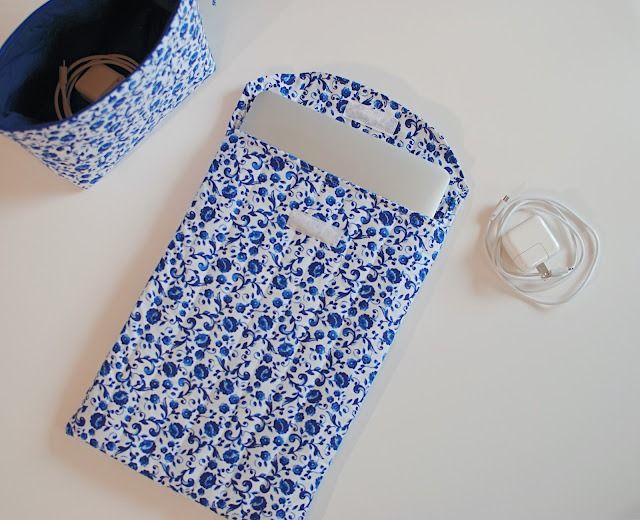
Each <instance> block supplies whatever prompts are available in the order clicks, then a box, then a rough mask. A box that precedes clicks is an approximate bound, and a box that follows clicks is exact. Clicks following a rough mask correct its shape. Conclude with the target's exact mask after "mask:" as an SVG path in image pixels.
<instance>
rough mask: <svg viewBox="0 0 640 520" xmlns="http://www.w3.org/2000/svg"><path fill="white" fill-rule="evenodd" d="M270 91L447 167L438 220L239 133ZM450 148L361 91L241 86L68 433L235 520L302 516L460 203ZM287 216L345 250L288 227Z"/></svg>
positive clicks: (328, 86) (267, 81)
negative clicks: (312, 222) (214, 150)
mask: <svg viewBox="0 0 640 520" xmlns="http://www.w3.org/2000/svg"><path fill="white" fill-rule="evenodd" d="M266 90H271V91H275V92H279V93H280V94H281V95H283V96H285V97H287V98H289V99H290V100H292V101H294V102H298V103H301V104H303V105H305V106H307V107H309V108H310V109H313V110H317V111H319V112H322V113H325V114H326V115H327V116H330V117H334V118H336V119H337V120H338V121H340V122H342V123H344V124H349V125H350V126H351V127H352V128H353V130H354V131H360V132H365V133H368V134H371V136H372V138H378V139H381V140H383V141H384V142H385V143H388V144H389V145H391V146H397V147H401V148H404V149H405V150H406V151H407V152H408V153H414V154H416V155H418V156H420V157H422V158H424V159H425V160H427V161H432V162H435V163H437V164H439V165H440V166H442V167H443V168H444V169H446V171H447V172H448V173H449V175H450V185H449V189H448V192H447V193H446V194H445V196H444V197H443V200H442V203H441V205H440V208H439V210H438V214H437V215H436V217H435V218H432V217H431V216H426V215H421V214H419V213H415V212H412V211H409V210H408V209H407V208H405V207H403V206H401V205H398V204H396V203H394V202H392V201H390V200H387V199H385V198H383V197H380V196H378V195H376V194H374V193H371V192H369V191H367V190H365V189H363V188H361V187H359V186H356V185H354V184H352V183H350V182H347V181H345V180H343V179H340V178H339V177H337V176H335V175H333V174H331V173H329V172H326V171H323V170H321V169H319V168H316V167H314V166H312V165H310V164H308V163H306V162H304V161H302V160H301V159H299V158H297V157H295V156H293V155H291V154H289V153H287V152H285V151H282V150H279V149H277V148H274V147H273V146H270V145H269V144H267V143H265V142H262V141H260V140H258V139H256V138H255V137H253V136H251V135H248V134H245V133H243V132H242V131H240V130H239V128H240V123H241V121H242V118H243V117H244V115H245V114H246V112H247V111H248V110H249V108H250V106H251V103H252V101H253V99H255V97H256V96H257V95H259V93H260V92H263V91H266ZM352 100H355V101H357V102H359V103H361V104H367V105H369V106H372V107H377V108H376V109H377V110H392V111H393V112H394V114H396V118H397V121H398V124H397V129H396V132H395V134H393V135H385V134H381V133H378V131H376V130H374V129H372V128H368V127H367V126H366V125H365V124H364V123H361V122H355V121H349V120H347V119H344V118H343V116H342V113H343V111H344V106H343V104H342V102H343V101H346V102H347V103H348V102H350V101H352ZM383 145H385V144H381V146H383ZM449 151H450V150H449V147H448V145H447V144H446V142H445V141H444V139H443V138H442V137H441V136H440V135H439V134H437V133H436V132H435V130H434V129H433V128H431V127H429V126H428V125H427V124H426V123H425V122H423V121H422V120H421V119H419V118H418V117H416V116H415V115H413V114H412V113H411V112H409V111H408V110H407V109H405V108H404V107H401V106H400V105H399V104H397V103H394V102H392V101H390V100H389V98H387V97H386V96H384V95H382V94H379V93H377V92H375V91H373V90H370V89H368V88H366V87H365V86H363V85H361V84H359V83H356V82H352V81H349V80H347V79H344V78H340V77H336V76H331V75H328V74H318V73H307V74H299V75H294V74H284V75H276V76H271V77H265V78H260V79H258V80H257V81H255V82H252V83H250V84H249V85H248V86H247V87H246V88H245V90H244V93H243V96H242V98H241V100H240V102H239V104H238V107H237V109H236V111H235V112H234V114H233V116H232V120H231V123H230V127H229V131H228V133H227V136H226V138H225V140H224V142H223V143H222V146H221V148H220V151H219V152H218V154H217V156H216V157H215V159H214V161H213V163H212V165H211V168H210V170H209V172H208V174H207V175H206V177H205V179H204V181H203V183H202V186H201V188H200V191H199V192H198V194H197V196H196V198H195V200H194V201H193V203H192V206H191V208H190V209H189V211H188V212H187V214H186V216H185V218H184V220H183V222H182V224H181V225H180V227H179V229H178V231H177V233H176V235H175V237H174V239H173V240H172V241H171V242H170V244H169V247H168V248H167V251H166V252H165V254H164V255H163V257H162V259H161V260H160V262H159V263H158V265H157V267H156V269H155V272H154V273H153V275H152V276H151V279H150V280H149V282H148V284H147V286H146V288H145V290H144V292H143V293H142V296H141V297H140V299H139V300H138V302H137V303H136V306H135V309H134V310H133V312H132V314H131V316H130V318H129V320H128V321H127V323H126V324H125V325H124V328H123V330H122V332H121V334H120V337H119V338H118V340H117V341H116V343H115V345H114V347H113V349H112V350H111V352H110V354H109V356H108V358H107V360H106V361H105V363H104V364H103V365H102V368H101V370H100V373H99V374H98V376H97V378H96V380H95V382H94V384H93V386H92V387H91V389H90V390H89V392H88V394H87V396H86V398H85V400H84V402H83V404H82V406H81V407H80V409H79V410H78V412H77V413H76V414H75V416H74V417H73V418H72V419H71V421H70V422H69V425H68V428H67V431H68V433H69V434H70V435H73V436H76V437H79V438H80V439H82V440H84V441H86V442H87V443H89V444H90V445H91V446H94V447H96V448H98V449H100V450H102V451H103V452H105V453H107V454H109V455H110V456H112V457H113V458H115V459H117V460H119V461H121V462H123V463H124V464H127V465H129V466H130V467H132V468H134V469H137V470H138V471H140V472H141V473H143V474H144V475H146V476H148V477H149V478H151V479H153V480H154V481H156V482H159V483H160V484H163V485H165V486H167V487H170V488H171V489H174V490H176V491H178V492H180V493H183V494H184V495H186V496H188V497H190V498H192V499H193V500H195V501H197V502H199V503H200V504H202V505H203V506H205V507H207V508H209V509H211V510H212V511H215V512H216V513H219V514H221V515H223V516H225V517H227V518H229V519H231V520H260V519H287V520H299V519H303V518H305V516H306V514H307V511H308V509H309V505H310V503H311V501H312V498H313V496H314V494H315V492H316V490H317V489H318V486H319V485H320V482H321V481H322V477H323V476H324V474H325V473H326V471H327V469H328V467H329V465H330V463H331V460H332V458H333V456H334V454H335V452H336V450H338V449H339V447H340V445H341V443H342V440H343V438H344V436H345V435H346V433H347V431H348V429H349V426H350V424H351V422H352V421H353V419H354V417H355V416H356V414H357V412H358V410H359V409H360V406H361V404H362V401H363V399H364V398H365V396H366V394H367V392H368V390H369V388H370V386H371V384H372V383H373V381H374V379H375V377H376V374H377V373H378V372H379V369H380V367H381V364H382V361H383V360H384V358H385V355H386V353H387V352H388V350H389V348H390V345H391V344H392V343H393V340H394V338H395V333H396V331H397V329H398V327H399V326H400V323H401V321H402V319H403V317H404V315H405V313H406V312H407V310H408V307H409V305H410V303H411V301H412V300H413V298H414V297H415V295H416V293H417V291H418V289H419V288H420V286H421V285H422V282H423V281H424V279H425V276H426V273H427V272H428V270H429V269H430V268H431V265H432V263H433V259H434V258H435V256H436V253H437V252H438V251H439V250H440V248H441V246H442V243H443V240H444V237H445V234H446V230H447V229H448V228H449V226H450V225H451V223H452V221H453V218H454V216H455V211H456V209H457V208H458V207H459V206H460V203H461V202H462V200H463V199H464V198H465V197H466V196H467V187H466V184H465V182H464V176H463V174H462V171H461V170H460V167H459V165H458V163H457V162H452V161H451V157H452V154H449ZM447 157H448V158H449V159H447ZM293 209H295V210H297V211H303V212H306V213H307V214H308V215H310V216H312V217H315V218H317V219H319V220H322V221H324V222H326V223H330V225H332V226H335V227H336V228H338V229H339V230H340V232H341V236H342V239H341V240H340V241H339V242H338V244H336V245H335V246H330V245H328V244H325V243H323V242H321V241H320V240H318V239H316V238H314V237H311V236H306V235H302V234H300V233H298V232H296V231H295V230H293V229H292V228H290V227H289V226H288V225H287V222H288V216H289V214H290V212H291V211H292V210H293Z"/></svg>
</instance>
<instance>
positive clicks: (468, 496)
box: [0, 0, 640, 520]
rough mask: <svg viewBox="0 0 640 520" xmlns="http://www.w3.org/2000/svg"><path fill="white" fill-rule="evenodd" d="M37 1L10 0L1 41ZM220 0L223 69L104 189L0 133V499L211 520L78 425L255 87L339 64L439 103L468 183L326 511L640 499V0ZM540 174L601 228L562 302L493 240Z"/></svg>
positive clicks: (425, 109) (339, 517)
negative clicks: (506, 204)
mask: <svg viewBox="0 0 640 520" xmlns="http://www.w3.org/2000/svg"><path fill="white" fill-rule="evenodd" d="M39 3H40V2H38V1H36V0H23V1H21V2H11V1H8V0H2V2H1V3H0V39H4V38H5V37H7V36H8V35H9V33H10V32H11V30H12V29H13V28H14V27H15V26H16V25H17V24H18V23H19V22H20V21H21V20H22V19H23V18H24V17H25V16H26V15H27V14H28V13H29V12H30V11H31V10H32V9H33V8H35V7H36V6H37V5H38V4H39ZM201 4H202V5H201V9H202V11H203V13H204V15H205V21H206V27H207V33H208V34H209V36H210V41H211V46H212V48H213V50H214V54H215V56H216V59H217V61H218V70H217V72H216V74H215V75H214V77H213V78H212V79H211V80H209V81H208V82H207V83H206V85H205V86H203V87H202V88H201V89H200V90H198V92H197V93H196V94H195V95H193V96H192V97H191V98H190V99H189V100H188V101H187V102H186V103H185V104H184V105H183V106H182V107H181V108H180V109H179V110H177V111H176V112H175V113H174V114H172V115H171V116H170V117H169V118H168V119H167V120H166V121H165V122H164V123H163V124H162V125H161V127H159V128H158V129H157V131H155V132H154V134H153V135H152V136H151V137H150V138H149V139H148V140H146V141H145V142H144V143H143V144H142V145H141V146H140V147H139V149H138V150H136V152H135V153H133V154H132V155H131V156H130V157H129V158H127V159H126V160H125V161H124V162H122V163H121V165H120V166H118V167H117V168H116V169H115V170H114V171H113V172H112V173H111V174H110V175H109V176H108V177H107V178H106V179H105V180H104V181H102V182H101V183H100V184H99V185H97V186H96V187H95V188H94V189H92V190H91V191H88V192H81V191H80V190H78V189H77V188H75V187H74V186H72V185H71V184H69V183H66V182H65V181H62V180H60V179H59V178H57V177H56V176H55V175H53V174H52V173H50V172H49V171H47V170H46V169H45V168H44V167H43V166H41V165H40V164H39V163H38V162H37V161H36V160H35V159H34V158H32V157H30V156H29V155H28V154H27V153H26V152H24V151H23V150H22V149H20V148H19V147H18V145H16V144H15V143H13V142H11V141H9V140H7V139H2V140H1V141H0V158H1V160H0V170H1V174H0V267H1V270H0V306H1V307H0V308H1V310H2V312H1V314H0V334H2V336H1V338H0V343H1V345H2V352H3V354H4V358H3V360H2V367H3V373H2V377H1V378H0V404H1V406H2V420H1V422H0V424H1V430H0V431H1V433H0V446H1V453H2V463H1V464H0V517H1V518H6V519H39V518H56V519H57V518H66V519H68V520H76V519H77V520H85V519H86V518H91V519H92V520H100V519H105V520H110V519H113V518H118V519H120V520H127V519H131V520H134V519H135V520H150V519H153V520H159V519H162V520H165V519H166V520H169V519H175V518H180V519H181V520H200V519H202V520H204V519H211V518H212V516H213V515H212V513H210V512H209V511H207V510H206V509H204V508H202V507H201V506H199V505H197V504H195V503H191V502H190V501H189V500H188V499H185V498H182V497H180V496H178V495H176V494H175V493H172V492H170V491H168V490H166V489H163V488H161V487H160V486H157V485H156V484H154V483H152V482H151V481H149V480H147V479H145V478H143V477H140V476H139V475H137V474H136V473H135V472H133V471H131V470H129V469H127V468H126V467H124V466H122V465H120V464H119V463H117V462H114V461H112V460H111V459H109V458H108V457H106V456H104V455H102V454H100V453H99V452H97V451H95V450H92V449H90V448H88V447H87V446H85V445H84V444H83V443H81V442H79V441H77V440H74V439H71V438H68V437H66V436H65V434H64V427H65V423H66V421H67V419H68V418H69V417H70V416H71V414H72V413H73V412H74V411H75V410H76V408H77V406H78V405H79V403H80V402H81V400H82V398H83V395H84V392H85V390H86V389H87V387H88V386H89V385H90V383H91V381H92V379H93V377H94V375H95V374H96V372H97V370H98V367H99V365H100V364H101V361H102V359H103V358H104V357H105V355H106V353H107V351H108V350H109V348H110V347H111V344H112V342H113V340H114V338H115V337H116V335H117V334H118V332H119V330H120V328H121V326H122V324H123V323H124V321H125V319H126V317H127V316H128V314H129V312H130V311H131V309H132V306H133V304H134V302H135V300H136V298H137V296H138V294H139V292H140V290H141V289H142V287H143V286H144V284H145V282H146V280H147V278H148V276H149V275H150V273H151V271H152V269H153V267H154V265H155V263H156V261H157V260H158V258H159V256H160V255H161V253H162V252H163V251H164V248H165V246H166V244H167V243H168V241H169V239H170V237H171V236H172V234H173V232H174V231H175V229H176V227H177V225H178V223H179V221H180V219H181V216H182V215H183V214H184V212H185V211H186V209H187V207H188V205H189V203H190V201H191V199H192V196H193V195H194V193H195V192H196V189H197V188H198V186H199V184H200V182H201V180H202V178H203V176H204V173H205V171H206V168H207V166H208V164H209V163H210V161H211V159H212V158H213V155H214V154H215V152H216V150H217V146H218V144H219V142H220V140H221V138H222V136H223V133H224V130H225V125H226V122H227V120H228V118H229V116H230V113H231V110H232V108H233V106H234V104H235V102H236V100H237V98H238V96H239V93H240V90H241V88H242V86H243V84H244V83H245V82H246V81H248V80H250V79H253V78H255V77H257V76H259V75H262V74H263V73H269V72H280V71H285V70H286V71H289V70H291V71H304V70H322V71H329V72H335V73H339V74H342V75H344V76H347V77H350V78H353V79H357V80H359V81H361V82H362V83H364V84H367V85H369V86H372V87H375V88H377V89H379V90H381V91H383V92H386V93H389V94H390V95H392V96H393V97H394V98H395V99H397V100H399V101H401V102H403V103H404V104H406V105H407V106H408V107H410V108H412V109H413V110H414V111H415V112H417V113H419V114H422V115H424V116H425V117H426V118H427V119H428V120H429V121H430V122H431V124H433V125H435V126H436V127H437V128H438V129H439V130H440V131H441V132H442V133H443V134H444V135H445V136H446V137H447V139H448V141H449V142H450V144H451V145H452V146H453V148H454V149H455V150H456V152H457V156H458V158H459V159H460V162H461V163H462V164H463V166H464V167H465V171H466V173H467V175H468V177H469V180H470V183H471V185H472V194H471V197H470V198H469V200H468V201H467V203H466V205H465V207H464V210H463V212H462V214H461V215H460V217H459V219H458V220H457V221H456V223H455V226H454V228H453V231H452V233H451V235H450V237H449V239H448V242H447V244H446V246H445V249H444V252H443V254H442V256H441V258H440V261H439V262H438V264H437V266H436V267H435V269H434V270H433V272H432V273H431V275H430V278H429V279H428V280H427V283H426V286H425V287H424V289H423V290H422V291H421V293H420V296H419V298H418V299H417V301H416V302H415V305H414V307H413V310H412V311H411V313H410V315H409V317H408V318H407V320H406V321H405V323H404V325H403V328H402V330H401V333H400V334H399V336H398V337H397V340H396V342H395V344H394V346H393V349H392V352H391V354H390V355H389V357H388V359H387V363H386V367H385V368H384V370H383V371H382V373H381V375H380V377H379V379H378V380H377V381H376V383H375V385H374V387H373V390H372V394H371V395H370V397H369V399H368V400H367V401H366V403H365V406H364V408H363V410H362V413H361V415H360V416H359V418H358V420H357V421H356V422H355V423H354V425H353V430H352V431H351V432H350V433H349V435H348V437H347V438H346V439H345V443H344V444H343V449H342V450H341V452H340V453H339V455H338V456H337V458H336V460H335V463H334V465H333V467H332V468H331V470H330V471H329V473H328V475H327V478H326V479H325V481H324V483H323V485H322V487H321V490H320V492H319V494H318V496H317V498H316V500H315V503H314V506H313V510H312V512H311V514H310V516H309V518H310V519H311V520H321V519H329V520H349V519H352V518H366V519H367V520H378V519H379V520H387V519H401V520H405V519H407V520H414V519H437V520H469V519H473V520H514V519H517V520H556V519H557V520H567V519H580V520H603V519H605V520H613V519H619V520H637V519H640V407H639V406H638V403H639V401H640V331H639V328H638V315H639V311H640V299H639V297H638V289H639V288H640V268H639V267H638V265H639V263H640V261H639V258H640V244H639V240H638V239H639V233H638V227H637V222H638V207H639V206H640V205H639V204H638V202H637V198H638V196H639V193H640V117H639V115H640V114H639V108H640V103H639V101H638V99H639V98H638V96H639V95H640V30H639V29H640V2H638V0H611V1H609V2H605V1H603V0H601V1H590V0H587V1H585V0H563V1H558V0H541V1H538V2H522V1H521V2H513V1H507V0H504V1H500V0H489V1H485V2H477V1H472V0H466V1H465V0H453V1H442V2H434V1H425V0H396V1H394V2H372V1H370V0H366V1H365V0H350V1H347V2H345V1H342V0H325V1H322V2H318V1H311V0H296V1H294V0H270V1H269V2H265V1H264V0H219V2H218V4H219V5H218V6H217V7H216V8H212V7H210V5H209V2H208V0H203V2H202V3H201ZM523 183H526V185H527V186H528V187H529V188H531V189H536V190H544V191H545V192H547V193H550V194H555V195H556V196H557V197H558V198H560V199H561V200H562V201H564V202H565V203H567V204H569V205H570V206H572V207H573V208H574V209H575V210H577V211H578V212H579V213H580V214H582V215H583V216H584V217H586V218H588V219H589V220H590V221H591V222H592V224H593V225H594V226H595V227H596V228H597V229H598V230H599V232H600V234H601V237H602V242H603V256H602V262H601V265H600V267H599V269H598V271H597V273H596V276H595V278H594V280H593V282H592V283H591V285H590V286H589V287H587V289H586V290H585V292H584V293H582V294H581V295H580V296H579V297H578V298H577V299H576V300H575V301H573V302H571V303H570V304H568V305H566V306H564V307H561V308H557V309H553V310H547V311H542V310H538V309H536V308H533V307H532V306H530V305H527V304H525V303H523V302H521V301H519V300H517V299H516V298H514V297H513V296H512V294H510V293H509V292H508V291H507V290H506V289H505V288H503V286H502V285H501V284H500V283H499V282H498V280H497V279H496V277H495V275H494V274H493V272H492V271H491V269H490V267H489V265H488V263H487V261H486V260H485V257H484V255H483V251H482V247H481V244H482V233H483V228H484V225H485V222H486V218H487V216H488V213H489V212H490V209H491V208H492V207H493V206H494V204H495V203H496V202H497V200H498V199H499V198H500V197H501V196H502V195H503V194H504V193H506V192H509V191H511V190H513V189H516V188H518V187H519V186H521V185H522V184H523ZM398 189H399V190H402V189H411V187H410V186H398Z"/></svg>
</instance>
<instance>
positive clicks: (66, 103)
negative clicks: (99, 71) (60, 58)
mask: <svg viewBox="0 0 640 520" xmlns="http://www.w3.org/2000/svg"><path fill="white" fill-rule="evenodd" d="M96 65H112V66H114V67H118V68H120V69H122V70H124V71H125V72H127V73H129V74H131V73H132V72H133V71H135V70H136V69H137V68H138V66H139V64H138V62H137V61H135V60H134V59H132V58H129V56H125V55H124V54H103V55H95V56H87V57H86V58H81V59H79V60H78V61H75V62H73V63H72V64H71V65H70V66H69V67H67V64H66V63H65V62H63V63H62V65H61V66H60V69H59V79H58V86H57V87H56V92H55V94H54V101H53V102H54V106H55V109H56V115H57V116H58V119H59V120H60V121H62V120H63V119H65V118H67V117H71V116H72V115H73V110H72V109H71V95H72V94H73V90H74V88H75V86H76V83H77V82H78V80H79V79H80V78H81V77H82V75H83V74H84V73H85V72H86V71H88V70H89V69H90V68H91V67H95V66H96Z"/></svg>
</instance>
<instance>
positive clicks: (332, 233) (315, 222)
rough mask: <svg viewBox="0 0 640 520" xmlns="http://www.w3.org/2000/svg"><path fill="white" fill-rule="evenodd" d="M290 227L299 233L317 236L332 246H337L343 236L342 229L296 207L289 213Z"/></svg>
mask: <svg viewBox="0 0 640 520" xmlns="http://www.w3.org/2000/svg"><path fill="white" fill-rule="evenodd" d="M289 227H290V228H291V229H293V230H295V231H298V232H299V233H302V234H304V235H308V236H310V237H313V238H316V239H318V240H320V241H321V242H324V243H325V244H327V245H329V246H331V247H336V246H337V245H338V242H340V239H341V238H342V236H343V232H342V230H341V229H339V228H337V227H335V226H332V225H331V224H330V223H329V222H324V221H322V220H320V219H318V218H315V217H314V216H312V215H309V214H308V213H305V212H304V211H300V210H299V209H294V210H293V211H292V212H291V213H290V214H289Z"/></svg>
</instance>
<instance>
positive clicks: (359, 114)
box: [344, 101, 398, 135]
mask: <svg viewBox="0 0 640 520" xmlns="http://www.w3.org/2000/svg"><path fill="white" fill-rule="evenodd" d="M344 116H345V117H348V118H349V119H352V120H354V121H358V122H360V123H363V124H365V125H367V126H369V127H371V128H373V129H374V130H378V131H379V132H384V133H385V134H390V135H393V134H394V133H395V131H396V127H397V126H398V120H397V119H396V116H395V114H394V113H392V112H390V113H388V112H384V111H383V110H376V109H375V108H373V107H371V106H368V105H363V104H362V103H357V102H355V101H350V102H349V104H348V105H347V108H345V110H344Z"/></svg>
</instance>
